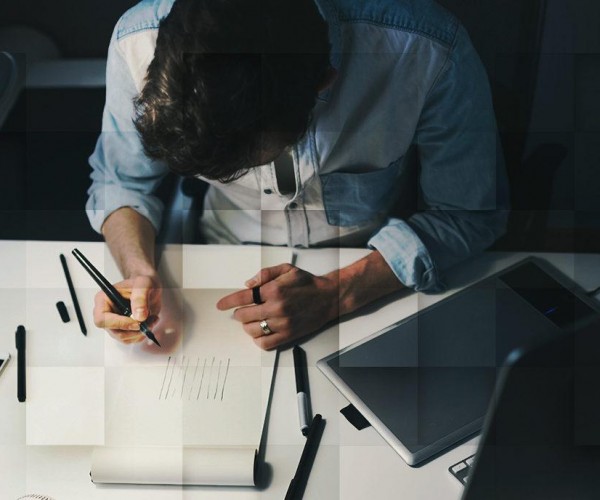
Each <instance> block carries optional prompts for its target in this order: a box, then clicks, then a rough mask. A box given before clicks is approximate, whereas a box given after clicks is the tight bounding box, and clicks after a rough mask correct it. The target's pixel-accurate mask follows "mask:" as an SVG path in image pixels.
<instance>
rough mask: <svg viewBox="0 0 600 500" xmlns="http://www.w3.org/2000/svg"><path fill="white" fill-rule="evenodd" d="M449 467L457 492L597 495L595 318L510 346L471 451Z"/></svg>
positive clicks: (599, 429) (476, 496) (478, 496)
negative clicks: (532, 341) (551, 335)
mask: <svg viewBox="0 0 600 500" xmlns="http://www.w3.org/2000/svg"><path fill="white" fill-rule="evenodd" d="M449 470H450V473H451V474H453V475H454V476H455V477H456V478H457V479H458V480H459V481H461V483H463V484H464V485H465V491H464V494H463V495H462V499H463V500H495V499H502V500H505V499H506V500H520V499H523V500H525V499H527V500H538V499H539V500H542V499H543V500H552V499H561V500H562V499H565V500H567V499H574V500H575V499H576V500H587V499H590V500H591V499H598V498H600V321H597V320H596V321H593V322H591V323H589V324H588V325H586V326H584V327H581V328H578V329H576V330H575V331H574V332H573V333H569V332H567V333H564V334H562V335H559V336H557V337H554V338H553V339H550V340H546V341H543V342H538V343H536V344H532V345H529V346H524V347H521V348H517V349H515V350H514V351H513V352H512V353H511V354H510V355H509V357H508V359H507V361H506V363H505V364H504V366H503V368H502V369H501V371H500V376H499V380H498V384H497V387H496V391H495V395H494V397H493V398H492V402H491V404H490V409H489V411H488V415H487V417H486V422H485V425H484V430H483V433H482V436H481V440H480V443H479V446H478V450H477V453H476V454H475V455H473V456H471V457H467V458H465V460H463V461H461V462H459V463H457V464H454V465H452V466H451V467H450V468H449Z"/></svg>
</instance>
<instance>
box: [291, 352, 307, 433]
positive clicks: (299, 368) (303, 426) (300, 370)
mask: <svg viewBox="0 0 600 500" xmlns="http://www.w3.org/2000/svg"><path fill="white" fill-rule="evenodd" d="M292 352H293V354H294V374H295V375H296V400H297V401H298V420H299V422H300V432H302V435H303V436H306V434H307V433H308V395H307V394H306V386H305V385H304V380H305V375H306V364H305V363H304V356H305V352H304V350H303V349H302V347H300V346H298V345H295V346H294V349H293V350H292Z"/></svg>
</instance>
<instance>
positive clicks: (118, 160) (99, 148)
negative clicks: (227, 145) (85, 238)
mask: <svg viewBox="0 0 600 500" xmlns="http://www.w3.org/2000/svg"><path fill="white" fill-rule="evenodd" d="M116 33H117V30H116V29H115V33H113V36H112V39H111V43H110V46H109V51H108V60H107V69H106V104H105V107H104V113H103V117H102V132H101V134H100V136H99V138H98V141H97V143H96V148H95V150H94V152H93V154H92V155H91V156H90V158H89V163H90V166H91V167H92V174H91V179H92V185H91V186H90V188H89V190H88V196H89V197H88V200H87V203H86V211H87V214H88V218H89V220H90V223H91V225H92V227H93V228H94V229H95V230H96V231H98V232H100V231H101V228H102V224H103V223H104V221H105V219H106V218H107V217H108V216H109V215H110V214H111V213H112V212H114V211H115V210H117V209H119V208H122V207H131V208H133V209H134V210H136V211H137V212H138V213H140V214H141V215H143V216H144V217H146V218H147V219H148V220H149V221H150V222H151V223H152V225H153V226H154V228H155V229H156V231H158V230H159V228H160V223H161V218H162V211H163V204H162V202H161V201H160V200H159V199H158V198H157V197H156V196H154V195H153V194H152V193H153V191H154V190H155V189H156V187H157V186H158V184H159V183H160V181H161V180H162V178H163V177H164V176H165V174H166V173H167V167H166V166H165V165H164V164H163V163H161V162H157V161H153V160H150V159H149V158H148V157H147V156H146V155H145V154H144V151H143V147H142V144H141V141H140V138H139V135H138V132H137V131H136V129H135V127H134V124H133V120H134V117H135V110H134V105H133V100H134V98H135V97H136V96H137V95H138V92H139V91H138V89H137V88H136V85H135V82H134V79H133V77H132V75H131V72H130V69H129V67H128V64H127V61H126V60H125V57H124V55H123V52H122V51H121V50H120V48H119V42H118V40H117V37H116Z"/></svg>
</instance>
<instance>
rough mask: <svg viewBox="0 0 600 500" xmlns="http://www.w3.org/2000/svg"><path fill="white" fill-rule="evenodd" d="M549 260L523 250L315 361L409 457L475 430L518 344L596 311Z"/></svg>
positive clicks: (416, 458) (414, 459) (412, 461)
mask: <svg viewBox="0 0 600 500" xmlns="http://www.w3.org/2000/svg"><path fill="white" fill-rule="evenodd" d="M596 307H597V306H595V304H594V302H593V301H592V300H591V299H589V298H588V297H586V296H585V294H584V293H583V292H582V291H581V290H579V289H578V288H577V286H576V285H575V284H573V283H572V282H571V281H570V280H568V279H567V278H565V277H564V276H562V275H561V274H560V273H559V272H558V271H557V270H556V269H555V268H554V267H552V266H550V265H549V264H548V263H547V262H545V261H543V260H541V259H536V258H528V259H525V260H523V261H521V262H519V263H518V264H516V265H514V266H512V267H510V268H508V269H505V270H503V271H501V272H499V273H497V274H495V275H493V276H491V277H489V278H486V279H485V280H482V281H480V282H478V283H476V284H474V285H471V286H469V287H468V288H466V289H464V290H462V291H460V292H457V293H456V294H454V295H452V296H450V297H448V298H447V299H444V300H442V301H440V302H438V303H436V304H434V305H432V306H430V307H428V308H426V309H423V310H422V311H420V312H418V313H417V314H414V315H412V316H410V317H408V318H406V319H404V320H402V321H400V322H398V323H396V324H394V325H391V326H390V327H388V328H385V329H384V330H382V331H380V332H377V333H374V334H373V335H371V336H369V337H367V338H365V339H364V340H361V341H359V342H357V343H355V344H353V345H351V346H349V347H347V348H345V349H343V350H341V351H339V352H337V353H334V354H332V355H330V356H328V357H326V358H324V359H322V360H320V361H319V362H318V363H317V366H318V367H319V368H320V369H321V371H322V372H323V373H324V374H325V375H326V376H327V377H328V378H329V379H330V381H331V382H332V383H333V384H334V385H335V386H336V387H337V388H338V389H339V390H340V392H341V393H342V394H343V395H344V396H345V397H346V398H347V399H348V400H349V401H350V402H351V403H352V404H353V405H354V406H355V407H356V408H357V409H358V410H359V411H360V412H361V413H362V414H363V415H364V417H365V418H366V419H367V420H368V421H369V422H370V424H371V425H372V426H373V427H374V428H375V430H376V431H377V432H379V434H381V436H382V437H383V438H384V439H385V440H386V441H387V442H388V443H389V444H390V445H391V446H392V448H394V450H396V451H397V452H398V453H399V454H400V456H401V457H402V458H403V459H404V460H405V461H406V462H407V463H408V464H409V465H416V464H418V463H419V462H421V461H423V460H425V459H427V458H430V457H431V456H433V455H435V454H436V453H438V452H440V451H442V450H443V449H445V448H447V447H448V446H450V445H452V444H455V443H457V442H458V441H460V440H462V439H464V438H466V437H468V436H469V435H471V434H473V433H475V432H478V431H479V430H480V429H481V426H482V423H483V419H484V416H485V413H486V409H487V408H488V405H489V403H490V398H491V396H492V393H493V390H494V386H495V384H496V376H497V373H498V370H499V369H500V367H502V365H503V363H504V360H505V358H506V356H507V355H508V354H509V353H510V352H511V351H512V350H513V349H514V348H516V347H519V346H522V345H526V344H527V343H529V342H532V341H536V342H537V341H539V340H540V339H543V338H551V337H552V336H556V335H558V334H560V333H561V332H562V331H563V330H564V329H567V328H571V327H573V326H574V325H576V324H578V323H580V322H583V323H585V322H587V321H588V320H589V319H590V318H593V317H595V316H598V315H599V312H598V310H597V309H596Z"/></svg>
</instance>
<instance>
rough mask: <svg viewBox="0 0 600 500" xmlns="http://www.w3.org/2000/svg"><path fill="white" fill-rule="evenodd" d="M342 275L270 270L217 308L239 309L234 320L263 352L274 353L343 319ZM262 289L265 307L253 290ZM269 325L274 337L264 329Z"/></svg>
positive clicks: (284, 268) (287, 266)
mask: <svg viewBox="0 0 600 500" xmlns="http://www.w3.org/2000/svg"><path fill="white" fill-rule="evenodd" d="M338 281H339V280H338V274H337V273H331V274H328V275H326V276H315V275H314V274H311V273H309V272H307V271H304V270H302V269H299V268H297V267H295V266H293V265H291V264H280V265H278V266H274V267H267V268H264V269H261V271H260V272H259V273H258V274H257V275H256V276H255V277H254V278H252V279H250V280H248V281H247V282H246V286H247V287H248V288H247V289H246V290H240V291H238V292H235V293H232V294H230V295H227V296H226V297H223V298H222V299H221V300H219V302H217V308H218V309H220V310H222V311H224V310H227V309H232V308H236V310H235V311H234V313H233V318H234V319H236V320H237V321H239V322H240V323H242V327H243V328H244V330H245V331H246V333H248V334H249V335H250V336H251V337H252V338H253V339H254V342H255V343H256V344H257V345H258V346H259V347H261V348H262V349H267V350H268V349H273V348H275V347H277V346H279V345H282V344H287V343H289V342H291V341H292V340H295V339H298V338H300V337H303V336H305V335H308V334H310V333H314V332H315V331H316V330H318V329H319V328H321V327H322V326H323V325H325V324H326V323H328V322H329V321H332V320H334V319H337V318H338V316H339V283H338ZM256 286H259V287H260V296H261V299H262V302H263V303H262V304H258V305H257V304H254V302H253V295H252V288H253V287H256ZM261 321H266V322H267V324H268V328H269V330H271V332H272V333H270V334H268V335H265V333H264V331H263V329H262V328H261V326H260V322H261Z"/></svg>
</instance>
